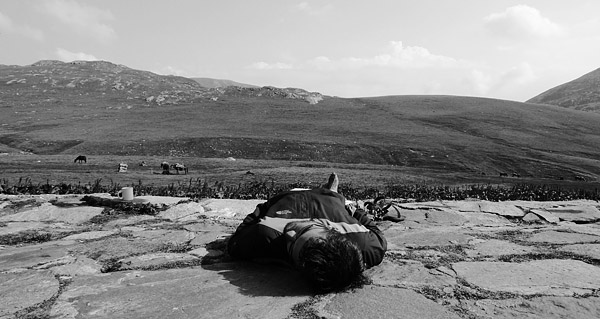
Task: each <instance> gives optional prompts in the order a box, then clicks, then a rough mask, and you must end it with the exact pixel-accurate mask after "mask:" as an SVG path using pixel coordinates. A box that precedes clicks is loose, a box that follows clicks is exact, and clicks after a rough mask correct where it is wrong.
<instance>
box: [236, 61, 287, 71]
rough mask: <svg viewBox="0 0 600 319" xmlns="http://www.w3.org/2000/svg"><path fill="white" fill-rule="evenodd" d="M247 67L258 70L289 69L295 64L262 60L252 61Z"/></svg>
mask: <svg viewBox="0 0 600 319" xmlns="http://www.w3.org/2000/svg"><path fill="white" fill-rule="evenodd" d="M247 68H249V69H256V70H288V69H292V68H293V65H291V64H288V63H283V62H275V63H267V62H263V61H260V62H255V63H252V64H251V65H249V66H248V67H247Z"/></svg>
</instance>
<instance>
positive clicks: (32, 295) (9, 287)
mask: <svg viewBox="0 0 600 319" xmlns="http://www.w3.org/2000/svg"><path fill="white" fill-rule="evenodd" d="M58 289H59V283H58V280H57V279H56V278H54V274H52V272H50V271H31V270H27V271H23V272H12V273H0V301H1V302H0V317H2V318H5V316H6V317H8V316H10V315H13V314H14V313H15V312H18V311H20V310H23V309H26V308H28V307H31V306H34V305H36V304H39V303H41V302H43V301H46V300H49V299H50V298H52V296H54V295H56V294H57V293H58Z"/></svg>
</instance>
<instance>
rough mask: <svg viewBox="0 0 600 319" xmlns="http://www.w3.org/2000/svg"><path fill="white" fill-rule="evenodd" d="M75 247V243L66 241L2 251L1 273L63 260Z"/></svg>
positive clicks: (0, 252) (0, 256) (0, 258)
mask: <svg viewBox="0 0 600 319" xmlns="http://www.w3.org/2000/svg"><path fill="white" fill-rule="evenodd" d="M74 245H75V242H74V241H68V240H66V241H55V242H47V243H42V244H37V245H29V246H23V247H8V248H5V249H0V271H6V270H10V269H15V268H30V267H34V266H36V265H40V264H45V263H49V262H52V261H54V260H58V259H61V258H63V257H65V256H67V255H68V253H69V249H71V248H72V247H74Z"/></svg>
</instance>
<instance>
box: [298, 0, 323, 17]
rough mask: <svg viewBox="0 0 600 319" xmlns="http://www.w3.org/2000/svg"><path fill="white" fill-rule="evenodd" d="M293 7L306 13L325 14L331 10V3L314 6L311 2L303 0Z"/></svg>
mask: <svg viewBox="0 0 600 319" xmlns="http://www.w3.org/2000/svg"><path fill="white" fill-rule="evenodd" d="M294 8H295V9H296V10H298V11H301V12H304V13H307V14H309V15H322V14H326V13H328V12H330V11H331V10H333V5H331V4H327V5H324V6H319V7H315V6H313V5H311V4H309V3H308V2H306V1H304V2H300V3H299V4H297V5H295V6H294Z"/></svg>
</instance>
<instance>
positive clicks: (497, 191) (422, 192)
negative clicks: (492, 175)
mask: <svg viewBox="0 0 600 319" xmlns="http://www.w3.org/2000/svg"><path fill="white" fill-rule="evenodd" d="M123 186H124V185H121V184H118V183H109V184H104V183H102V180H101V179H99V180H96V181H94V182H93V183H87V184H81V183H78V184H66V183H58V184H51V183H49V182H46V183H42V184H34V183H33V182H32V181H31V180H29V179H27V178H25V179H24V180H23V179H19V181H18V183H16V184H14V185H9V184H8V182H7V180H4V181H3V183H2V184H0V193H3V194H11V195H15V194H27V195H36V194H92V193H110V194H112V195H113V196H116V194H117V193H118V192H119V190H120V189H121V188H122V187H123ZM130 186H132V187H133V188H134V194H135V196H144V195H151V196H172V197H191V198H196V199H201V198H227V199H268V198H269V197H271V196H273V195H275V194H277V193H279V192H281V191H285V190H289V189H291V188H314V187H319V186H320V185H319V184H310V183H303V182H295V183H285V184H284V183H277V182H275V181H274V180H270V181H264V180H263V181H247V182H243V183H241V182H240V183H238V184H237V185H225V184H224V183H223V182H215V183H213V184H209V183H208V181H207V180H206V179H205V180H202V179H200V178H198V179H190V180H189V181H188V182H187V183H177V184H175V183H172V184H169V185H167V186H157V185H144V184H143V183H142V182H141V180H140V181H139V182H138V183H137V184H135V183H134V184H131V185H130ZM340 193H342V194H343V195H344V196H345V197H346V198H348V199H364V198H375V197H378V196H384V197H387V198H399V199H407V200H411V201H417V202H421V201H435V200H465V199H472V198H475V199H481V200H488V201H509V200H526V201H566V200H575V199H589V200H600V191H599V190H598V189H594V190H583V189H563V188H561V187H558V186H549V185H527V184H521V185H515V186H510V187H506V186H502V185H468V186H435V185H418V184H411V185H406V184H391V185H387V186H384V187H360V186H354V185H352V184H344V183H342V184H341V185H340ZM88 201H89V202H88V204H89V205H94V201H93V200H88ZM97 206H106V204H105V203H98V204H97ZM126 209H128V208H126ZM152 209H153V208H150V207H148V210H149V211H148V213H150V210H152Z"/></svg>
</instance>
